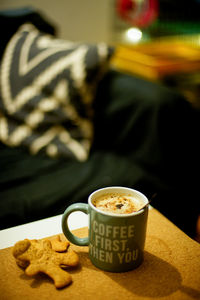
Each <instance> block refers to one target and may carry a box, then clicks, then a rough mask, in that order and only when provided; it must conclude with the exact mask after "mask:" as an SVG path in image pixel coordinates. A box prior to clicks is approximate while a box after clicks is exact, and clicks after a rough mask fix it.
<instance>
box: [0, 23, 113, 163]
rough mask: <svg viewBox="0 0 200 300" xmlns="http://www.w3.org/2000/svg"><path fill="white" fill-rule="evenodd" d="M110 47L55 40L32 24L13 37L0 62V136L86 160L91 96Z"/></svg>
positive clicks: (90, 135) (14, 144)
mask: <svg viewBox="0 0 200 300" xmlns="http://www.w3.org/2000/svg"><path fill="white" fill-rule="evenodd" d="M112 52H113V51H112V49H111V48H110V47H109V46H107V45H106V44H104V43H102V44H100V43H99V44H95V45H90V44H86V43H75V42H71V41H65V40H59V39H56V38H55V37H53V36H51V35H48V34H44V33H42V32H41V31H39V30H38V29H37V28H36V27H34V26H33V25H32V24H24V25H22V26H21V27H20V28H19V30H18V31H17V32H16V33H15V34H14V36H12V38H11V40H10V41H9V43H8V44H7V47H6V49H5V51H4V54H3V57H2V60H1V66H0V141H1V142H3V143H4V144H6V145H8V146H10V147H19V146H20V147H26V148H27V149H29V151H30V153H31V154H37V153H45V154H47V155H49V156H51V157H62V156H64V157H71V158H75V159H78V160H80V161H84V160H86V159H87V157H88V154H89V150H90V146H91V143H92V138H93V123H92V114H93V111H92V101H93V99H94V94H95V88H96V85H97V84H98V81H99V79H100V78H101V76H102V74H103V73H104V72H105V71H106V68H107V66H108V62H109V58H110V56H111V54H112Z"/></svg>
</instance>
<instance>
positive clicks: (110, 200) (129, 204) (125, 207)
mask: <svg viewBox="0 0 200 300" xmlns="http://www.w3.org/2000/svg"><path fill="white" fill-rule="evenodd" d="M92 202H93V205H94V206H95V207H96V208H98V209H100V210H102V211H105V212H110V213H116V214H131V213H133V212H136V211H138V210H139V209H140V207H141V203H140V201H138V200H136V199H135V198H133V196H131V195H124V194H123V195H122V194H117V193H110V194H104V195H102V196H99V197H97V198H95V199H94V200H93V201H92Z"/></svg>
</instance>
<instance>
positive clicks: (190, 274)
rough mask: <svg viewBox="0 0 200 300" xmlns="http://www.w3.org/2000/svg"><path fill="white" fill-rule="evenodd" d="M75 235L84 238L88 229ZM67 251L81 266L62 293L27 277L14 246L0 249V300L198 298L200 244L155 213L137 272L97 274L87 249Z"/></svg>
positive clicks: (41, 279) (47, 281)
mask: <svg viewBox="0 0 200 300" xmlns="http://www.w3.org/2000/svg"><path fill="white" fill-rule="evenodd" d="M75 234H76V235H78V236H80V237H83V236H86V235H87V228H81V229H77V230H75ZM61 237H62V238H63V239H64V237H63V235H61ZM27 238H28V235H27ZM70 247H71V248H72V249H74V250H75V251H76V252H77V253H78V255H79V258H80V265H79V267H78V268H77V269H74V270H70V271H69V272H70V274H71V275H72V278H73V282H72V284H71V285H70V286H68V287H66V288H64V289H61V290H58V289H56V288H55V287H54V285H53V283H52V281H51V280H50V279H49V278H47V277H45V276H41V275H38V276H36V277H34V278H32V277H28V276H26V275H25V273H24V271H23V270H22V269H20V268H19V267H18V266H17V265H16V263H15V259H14V258H13V256H12V247H11V248H6V249H2V250H0V299H1V300H10V299H15V300H18V299H20V300H21V299H31V300H35V299H42V300H45V299H56V300H57V299H58V300H59V299H72V300H74V299H79V300H80V299H87V300H88V299H104V300H106V299H109V300H112V299H113V300H116V299H120V300H123V299H140V300H141V299H162V300H164V299H180V300H184V299H200V244H198V243H197V242H195V241H194V240H192V239H190V238H189V237H188V236H187V235H185V234H184V233H183V232H182V231H181V230H179V229H178V228H177V227H176V226H175V225H174V224H172V223H171V222H170V221H169V220H168V219H166V218H165V217H164V216H163V215H161V214H160V213H159V212H158V211H157V210H155V209H152V210H150V212H149V219H148V227H147V238H146V244H145V255H144V257H145V258H144V262H143V263H142V265H141V266H140V267H139V268H137V269H136V270H133V271H130V272H126V273H109V272H104V271H101V270H99V269H97V268H96V267H95V266H93V265H92V263H91V262H90V260H89V258H88V247H79V246H75V245H72V244H71V246H70Z"/></svg>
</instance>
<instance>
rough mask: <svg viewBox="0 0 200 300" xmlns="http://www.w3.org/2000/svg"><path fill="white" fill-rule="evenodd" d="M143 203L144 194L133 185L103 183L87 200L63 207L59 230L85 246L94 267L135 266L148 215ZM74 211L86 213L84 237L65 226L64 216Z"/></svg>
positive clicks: (141, 252) (115, 269) (120, 268)
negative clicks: (133, 187)
mask: <svg viewBox="0 0 200 300" xmlns="http://www.w3.org/2000/svg"><path fill="white" fill-rule="evenodd" d="M146 204H148V199H147V198H146V197H145V195H143V194H142V193H140V192H139V191H136V190H134V189H130V188H126V187H107V188H102V189H99V190H96V191H95V192H93V193H92V194H91V195H90V196H89V198H88V204H86V203H75V204H72V205H70V206H69V207H68V208H67V209H66V210H65V212H64V214H63V216H62V229H63V233H64V234H65V236H66V237H67V239H68V240H69V241H70V242H72V243H74V244H76V245H80V246H89V257H90V260H91V262H92V263H93V264H94V265H95V266H96V267H98V268H100V269H102V270H105V271H110V272H125V271H129V270H132V269H135V268H137V267H138V266H139V265H140V264H141V263H142V261H143V255H144V245H145V238H146V227H147V217H148V205H146ZM144 205H146V206H145V207H144V208H142V207H143V206H144ZM141 208H142V209H141ZM74 211H82V212H84V213H86V214H88V216H89V235H88V237H84V238H79V237H77V236H75V235H74V234H73V233H72V232H71V231H70V230H69V227H68V222H67V220H68V217H69V215H70V214H71V213H72V212H74Z"/></svg>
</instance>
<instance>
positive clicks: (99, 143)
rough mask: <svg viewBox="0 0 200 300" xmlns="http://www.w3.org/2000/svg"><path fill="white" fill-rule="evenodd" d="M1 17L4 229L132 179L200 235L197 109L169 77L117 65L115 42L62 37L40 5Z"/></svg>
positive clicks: (0, 220)
mask: <svg viewBox="0 0 200 300" xmlns="http://www.w3.org/2000/svg"><path fill="white" fill-rule="evenodd" d="M11 19H12V22H11ZM0 24H1V26H3V28H5V30H4V32H3V36H2V43H1V49H0V59H1V79H0V80H1V82H0V229H5V228H8V227H11V226H17V225H20V224H23V223H27V222H32V221H35V220H38V219H41V218H47V217H50V216H54V215H57V214H62V213H63V212H64V210H65V209H66V207H67V206H68V205H70V204H72V203H76V202H87V198H88V195H89V194H90V193H91V192H93V191H94V190H96V189H98V188H102V187H106V186H126V187H131V188H134V189H137V190H139V191H141V192H143V193H144V194H145V195H146V196H147V197H148V198H149V199H151V197H152V196H153V195H156V197H154V198H153V200H152V206H153V207H154V208H156V209H158V210H159V211H160V212H161V213H163V214H164V215H165V216H166V217H167V218H169V219H170V220H171V221H172V222H174V223H175V224H176V225H177V226H178V227H179V228H181V229H182V230H183V231H184V232H185V233H186V234H188V235H189V236H191V237H192V238H194V237H195V230H196V221H197V217H198V214H199V212H200V207H199V193H198V191H197V188H198V181H199V178H198V171H199V143H198V136H199V111H198V110H197V109H195V108H193V107H192V105H191V104H190V103H189V102H188V101H187V99H186V98H184V97H183V96H182V95H181V94H180V93H178V92H176V91H173V90H171V89H169V88H168V87H166V86H164V85H161V84H158V83H153V82H150V81H147V80H144V79H141V78H137V77H135V76H132V75H130V74H126V73H123V72H121V71H119V70H116V69H113V68H112V66H111V65H110V64H109V60H110V57H111V56H112V55H114V48H113V47H110V46H108V45H102V44H100V45H88V44H84V43H74V42H71V41H61V40H59V39H57V38H56V36H55V32H56V30H55V28H54V26H53V25H51V24H50V23H49V22H48V21H47V20H46V19H45V18H44V16H43V14H42V13H41V12H38V11H36V10H35V9H33V8H23V9H20V10H14V11H3V12H0ZM24 26H25V27H24ZM33 42H34V43H35V44H34V47H35V48H30V53H26V51H27V50H26V49H27V47H30V44H31V43H33ZM36 42H37V43H36ZM24 45H26V47H25V46H24ZM32 45H33V44H32ZM37 47H38V48H37ZM56 47H59V49H58V48H56ZM55 49H57V50H55ZM44 50H45V51H44ZM44 53H45V55H46V53H49V55H48V56H47V55H46V56H45V58H44ZM74 53H75V54H74ZM77 53H79V54H77ZM42 55H43V58H41V57H42ZM69 55H71V56H70V57H71V58H72V57H73V63H71V62H70V63H69V64H67V62H68V58H69ZM73 55H74V56H73ZM26 56H27V60H28V59H29V60H30V61H28V62H27V61H26V60H25V57H26ZM36 56H37V59H39V58H40V59H41V60H40V59H39V63H38V61H37V63H36V61H35V60H34V58H35V57H36ZM80 57H81V58H80ZM13 58H14V59H13ZM60 60H61V64H60V65H59V64H58V61H60ZM29 62H31V64H32V65H31V64H29ZM83 62H84V63H83ZM65 63H66V68H65V69H62V72H58V73H56V74H57V75H56V77H53V79H52V78H50V79H49V76H50V75H49V74H51V72H53V69H52V68H51V67H52V66H53V65H54V66H55V68H56V67H57V69H56V70H58V68H60V66H63V65H64V64H65ZM34 64H35V65H34ZM36 67H37V68H36ZM81 68H82V69H81ZM47 69H48V72H47V71H45V70H47ZM20 72H21V73H20ZM38 78H39V79H38ZM32 85H34V87H33V86H32ZM27 95H28V96H27ZM30 95H31V96H30ZM63 99H64V100H63Z"/></svg>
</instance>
